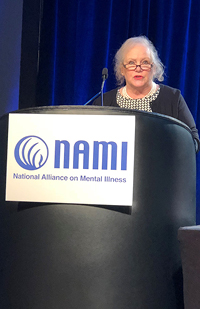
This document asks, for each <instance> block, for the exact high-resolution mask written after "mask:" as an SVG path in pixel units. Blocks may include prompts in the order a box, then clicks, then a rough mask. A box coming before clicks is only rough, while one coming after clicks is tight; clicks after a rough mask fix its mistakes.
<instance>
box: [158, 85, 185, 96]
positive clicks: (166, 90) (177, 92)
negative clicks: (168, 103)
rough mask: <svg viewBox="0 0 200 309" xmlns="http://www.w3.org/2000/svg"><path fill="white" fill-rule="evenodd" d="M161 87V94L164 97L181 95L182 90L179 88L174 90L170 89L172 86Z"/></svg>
mask: <svg viewBox="0 0 200 309" xmlns="http://www.w3.org/2000/svg"><path fill="white" fill-rule="evenodd" d="M159 87H160V94H163V95H166V94H167V95H172V96H174V95H178V96H179V95H180V93H181V92H180V90H179V89H177V88H173V87H170V86H167V85H163V84H159Z"/></svg>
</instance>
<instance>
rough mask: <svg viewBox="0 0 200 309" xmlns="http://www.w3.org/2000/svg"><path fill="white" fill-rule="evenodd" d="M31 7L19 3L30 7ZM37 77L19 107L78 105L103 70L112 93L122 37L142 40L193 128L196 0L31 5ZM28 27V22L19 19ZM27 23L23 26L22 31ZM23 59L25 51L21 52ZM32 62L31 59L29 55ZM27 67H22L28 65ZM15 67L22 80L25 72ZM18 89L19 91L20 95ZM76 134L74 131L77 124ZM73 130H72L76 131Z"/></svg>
mask: <svg viewBox="0 0 200 309" xmlns="http://www.w3.org/2000/svg"><path fill="white" fill-rule="evenodd" d="M31 1H32V0H26V1H24V4H25V5H26V6H29V7H30V6H31ZM36 2H38V3H39V6H40V14H39V15H38V25H39V27H38V29H37V31H38V37H39V40H38V46H37V47H38V49H37V57H35V59H36V58H37V61H36V62H37V76H36V79H35V84H34V83H31V85H29V87H30V92H29V93H31V87H35V88H34V89H36V91H35V92H34V96H33V95H32V96H30V100H28V99H27V97H25V96H23V93H25V91H27V87H26V85H24V87H22V88H21V94H20V95H21V99H20V108H25V107H29V106H42V105H62V104H69V105H74V104H75V105H82V104H84V103H85V102H86V101H87V100H89V99H90V98H91V97H92V96H94V95H95V94H96V93H97V92H98V91H99V90H100V85H101V72H102V68H103V67H107V68H108V71H109V77H108V80H107V82H106V89H105V90H110V89H112V88H114V87H116V84H115V78H114V74H113V57H114V55H115V53H116V51H117V49H118V48H119V47H120V45H121V44H122V43H123V42H124V41H125V40H126V39H127V38H129V37H131V36H136V35H146V36H148V37H149V39H150V40H151V41H152V42H153V43H154V45H155V46H156V48H157V50H158V53H159V56H160V58H161V60H162V62H163V63H164V65H165V73H166V76H165V81H164V83H165V84H167V85H169V86H172V87H175V88H179V89H180V90H181V92H182V94H183V96H184V97H185V99H186V102H187V104H188V106H189V108H190V110H191V112H192V114H193V116H194V119H195V121H196V123H197V127H198V128H199V129H200V113H199V108H200V95H199V86H200V85H199V82H200V60H199V55H200V39H199V33H200V19H199V16H200V1H199V0H184V1H183V0H168V1H166V0H153V1H151V0H140V1H138V0H123V1H121V0H106V1H99V0H73V1H71V0H51V1H49V0H37V1H36ZM34 3H35V2H34ZM27 23H29V28H30V19H27ZM27 25H28V24H25V23H24V24H23V28H24V29H28V27H27ZM29 52H30V50H29ZM35 55H36V54H35ZM31 65H32V63H31V62H30V66H31ZM30 66H29V65H27V64H26V68H25V67H23V68H22V69H23V77H25V78H23V80H24V81H25V80H28V78H29V80H30V75H31V70H30ZM25 87H26V90H25ZM77 127H78V124H77ZM76 130H77V128H76ZM199 164H200V161H199V157H197V170H198V175H197V176H198V178H197V209H198V211H197V222H198V223H200V203H199V200H200V173H199Z"/></svg>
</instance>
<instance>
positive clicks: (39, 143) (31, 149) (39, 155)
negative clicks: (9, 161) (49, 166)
mask: <svg viewBox="0 0 200 309" xmlns="http://www.w3.org/2000/svg"><path fill="white" fill-rule="evenodd" d="M48 156H49V150H48V147H47V144H46V143H45V142H44V141H43V139H41V138H40V137H38V136H34V135H30V136H25V137H23V138H22V139H20V141H19V142H18V143H17V145H16V146H15V160H16V161H17V163H18V164H19V165H20V166H21V167H22V168H24V169H25V170H29V171H31V170H37V169H39V168H41V167H42V166H43V165H44V164H45V163H46V162H47V159H48Z"/></svg>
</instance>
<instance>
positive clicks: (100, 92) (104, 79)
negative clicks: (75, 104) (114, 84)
mask: <svg viewBox="0 0 200 309" xmlns="http://www.w3.org/2000/svg"><path fill="white" fill-rule="evenodd" d="M107 78H108V69H107V68H104V69H103V70H102V79H103V81H102V84H101V91H99V92H98V93H97V94H95V96H93V97H92V98H91V99H90V100H89V101H87V102H86V103H85V104H84V106H85V105H88V104H89V103H90V102H92V101H93V100H94V99H96V98H97V97H98V96H99V95H101V106H103V88H104V84H105V81H106V79H107Z"/></svg>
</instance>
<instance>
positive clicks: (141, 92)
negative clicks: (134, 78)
mask: <svg viewBox="0 0 200 309" xmlns="http://www.w3.org/2000/svg"><path fill="white" fill-rule="evenodd" d="M153 87H155V83H153V82H152V83H151V84H150V85H148V86H146V87H145V88H144V87H142V88H136V87H131V86H129V85H126V86H125V89H124V90H125V93H127V95H128V96H129V97H131V98H132V99H141V98H144V97H145V96H147V95H148V94H149V93H150V92H151V90H152V88H153ZM122 90H123V88H122Z"/></svg>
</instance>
